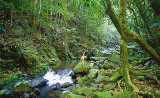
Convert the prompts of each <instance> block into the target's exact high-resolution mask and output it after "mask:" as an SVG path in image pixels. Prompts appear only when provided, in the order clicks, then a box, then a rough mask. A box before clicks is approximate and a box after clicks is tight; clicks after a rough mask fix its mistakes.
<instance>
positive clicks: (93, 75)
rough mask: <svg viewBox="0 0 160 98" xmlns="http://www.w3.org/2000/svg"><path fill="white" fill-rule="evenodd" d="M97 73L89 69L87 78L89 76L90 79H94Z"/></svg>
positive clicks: (96, 70)
mask: <svg viewBox="0 0 160 98" xmlns="http://www.w3.org/2000/svg"><path fill="white" fill-rule="evenodd" d="M97 73H98V69H90V70H89V76H90V77H91V78H96V76H97Z"/></svg>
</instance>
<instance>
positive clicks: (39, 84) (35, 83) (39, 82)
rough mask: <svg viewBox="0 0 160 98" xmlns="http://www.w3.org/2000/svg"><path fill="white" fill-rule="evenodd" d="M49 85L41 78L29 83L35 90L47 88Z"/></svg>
mask: <svg viewBox="0 0 160 98" xmlns="http://www.w3.org/2000/svg"><path fill="white" fill-rule="evenodd" d="M46 83H47V80H46V79H44V78H42V77H40V78H36V79H33V80H31V81H29V86H30V87H32V88H34V87H42V86H45V85H46Z"/></svg>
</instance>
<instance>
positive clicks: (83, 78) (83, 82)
mask: <svg viewBox="0 0 160 98" xmlns="http://www.w3.org/2000/svg"><path fill="white" fill-rule="evenodd" d="M87 81H88V77H87V76H83V77H81V78H79V79H78V84H80V85H83V84H86V83H87Z"/></svg>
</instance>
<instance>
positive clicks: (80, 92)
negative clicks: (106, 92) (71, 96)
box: [73, 87, 96, 96]
mask: <svg viewBox="0 0 160 98" xmlns="http://www.w3.org/2000/svg"><path fill="white" fill-rule="evenodd" d="M95 91H96V88H88V87H84V88H78V89H76V90H75V91H74V92H73V93H75V94H78V95H85V96H93V92H95Z"/></svg>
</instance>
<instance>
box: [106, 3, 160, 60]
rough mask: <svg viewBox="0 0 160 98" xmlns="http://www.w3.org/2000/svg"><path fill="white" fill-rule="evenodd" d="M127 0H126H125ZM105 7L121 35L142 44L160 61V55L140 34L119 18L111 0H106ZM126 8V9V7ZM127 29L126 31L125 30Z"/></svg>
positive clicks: (127, 39) (125, 38)
mask: <svg viewBox="0 0 160 98" xmlns="http://www.w3.org/2000/svg"><path fill="white" fill-rule="evenodd" d="M125 2H126V1H125ZM106 4H107V5H105V8H106V14H108V15H109V17H110V18H111V20H112V22H113V24H114V25H115V26H116V28H117V30H118V32H119V33H120V35H121V37H122V38H123V39H124V40H126V41H128V42H137V43H138V44H140V45H141V46H142V48H143V49H144V50H146V51H147V52H148V53H149V54H150V55H151V57H152V58H153V59H155V60H156V61H157V63H160V56H159V55H158V53H157V52H156V51H155V50H154V49H153V48H152V47H151V46H150V45H149V44H148V43H147V42H146V41H145V40H144V39H143V38H142V37H141V36H139V35H137V34H136V33H134V32H132V31H130V30H129V29H128V28H127V27H126V25H123V24H122V23H121V22H120V21H121V20H119V19H118V18H117V16H116V14H115V11H114V9H113V8H112V4H111V1H110V0H106ZM125 10H126V9H125ZM122 28H123V29H122ZM123 30H125V32H124V31H123Z"/></svg>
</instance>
